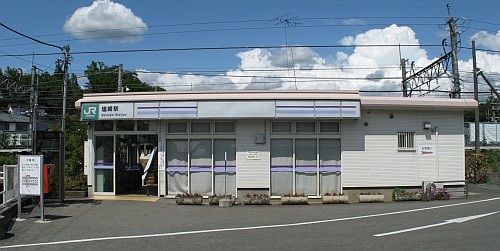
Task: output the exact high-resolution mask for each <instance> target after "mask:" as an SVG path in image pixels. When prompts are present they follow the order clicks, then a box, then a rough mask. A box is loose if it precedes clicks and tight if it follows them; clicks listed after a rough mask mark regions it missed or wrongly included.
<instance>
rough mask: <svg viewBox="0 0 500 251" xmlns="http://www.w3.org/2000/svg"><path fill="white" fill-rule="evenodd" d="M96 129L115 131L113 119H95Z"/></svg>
mask: <svg viewBox="0 0 500 251" xmlns="http://www.w3.org/2000/svg"><path fill="white" fill-rule="evenodd" d="M94 130H95V131H113V121H106V120H99V121H94Z"/></svg>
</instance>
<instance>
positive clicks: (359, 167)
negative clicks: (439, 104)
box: [342, 111, 464, 187]
mask: <svg viewBox="0 0 500 251" xmlns="http://www.w3.org/2000/svg"><path fill="white" fill-rule="evenodd" d="M391 114H392V118H391ZM462 121H463V116H462V113H461V112H439V111H425V112H424V111H405V112H401V111H399V112H389V111H369V112H368V111H363V112H362V118H361V119H359V120H354V121H348V120H345V121H342V150H343V153H342V170H343V176H342V179H343V186H344V187H370V186H371V187H374V186H418V185H421V182H422V181H436V180H462V179H464V145H463V143H464V138H463V123H462ZM365 122H366V123H368V124H367V125H366V126H365V125H364V124H365ZM424 122H430V123H431V124H432V130H429V129H427V130H425V129H424V128H423V123H424ZM398 131H403V132H415V133H416V137H415V146H416V147H417V146H418V145H434V146H435V148H436V151H437V154H436V155H435V156H419V155H418V153H417V152H416V151H409V152H398V150H397V132H398Z"/></svg>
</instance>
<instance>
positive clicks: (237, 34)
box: [0, 0, 500, 95]
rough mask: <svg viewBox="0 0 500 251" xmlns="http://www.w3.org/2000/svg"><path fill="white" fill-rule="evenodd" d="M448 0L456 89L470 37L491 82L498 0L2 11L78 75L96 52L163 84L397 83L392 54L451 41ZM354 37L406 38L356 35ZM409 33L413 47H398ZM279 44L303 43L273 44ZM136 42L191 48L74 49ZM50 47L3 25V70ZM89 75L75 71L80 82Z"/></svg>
mask: <svg viewBox="0 0 500 251" xmlns="http://www.w3.org/2000/svg"><path fill="white" fill-rule="evenodd" d="M448 2H450V5H451V9H450V11H451V16H452V17H455V18H458V20H457V24H458V30H459V31H460V32H461V35H460V39H461V46H462V47H465V48H462V49H461V50H460V52H459V59H460V62H459V65H460V66H459V68H460V75H461V78H462V80H463V81H462V83H463V85H464V87H463V90H464V91H470V90H472V89H471V87H470V86H469V83H468V82H470V81H471V80H470V72H471V59H470V58H471V51H470V49H469V48H470V44H471V42H470V41H471V38H472V37H474V38H475V40H476V43H477V44H476V45H477V48H478V49H486V50H490V51H489V52H480V54H478V63H480V64H479V67H480V68H481V69H483V70H484V72H485V73H487V76H489V77H490V78H491V80H492V81H493V82H496V80H497V79H500V58H499V55H498V52H497V51H499V50H500V33H498V31H499V30H500V21H498V20H499V17H500V15H499V14H498V10H500V2H498V1H483V0H478V1H436V0H433V1H429V0H424V1H413V2H408V1H389V0H385V1H356V0H351V1H319V0H318V1H316V0H310V1H290V0H288V1H263V0H257V1H234V0H233V1H223V0H217V1H202V0H200V1H189V0H186V1H164V0H149V1H132V0H121V1H120V0H114V1H110V0H98V1H91V0H88V1H66V0H54V1H34V0H33V1H16V3H15V4H5V3H4V4H3V5H2V16H1V17H0V22H2V23H3V24H5V25H7V26H10V27H11V28H13V29H15V30H17V31H19V32H22V33H24V34H27V35H30V36H33V37H36V38H37V39H40V40H42V41H45V42H48V43H52V44H56V45H59V46H64V45H70V47H71V53H72V56H73V61H72V63H71V73H73V74H76V75H78V76H83V71H84V70H85V69H86V66H87V65H88V64H90V62H91V61H92V60H94V61H101V62H104V63H105V64H107V65H118V64H120V63H121V64H123V66H124V69H125V70H128V71H138V72H139V77H140V78H141V80H143V81H145V82H147V83H151V84H153V85H159V86H163V87H165V88H167V89H169V90H178V89H229V88H232V89H234V88H237V89H244V88H246V89H261V88H266V89H270V88H275V89H339V90H340V89H360V90H398V89H400V81H401V80H400V79H399V80H398V79H396V78H397V77H400V76H401V70H400V69H399V57H400V55H401V56H402V57H403V58H407V59H409V61H410V62H411V61H414V62H415V66H416V67H417V69H418V68H419V67H420V68H422V67H425V66H426V65H428V64H429V63H430V62H432V61H433V60H435V59H437V58H439V57H440V56H441V55H442V53H443V51H442V49H441V48H440V47H439V45H440V44H441V41H442V40H443V39H445V38H447V39H448V44H449V38H448V32H447V30H448V27H447V26H446V25H445V23H446V16H447V15H448V13H447V8H446V4H447V3H448ZM286 21H288V22H289V26H287V27H286V23H285V22H286ZM285 27H286V28H285ZM360 44H364V45H380V44H384V45H397V44H401V45H403V47H401V48H398V47H397V46H393V47H359V46H356V45H360ZM408 44H411V45H421V46H420V47H418V46H412V47H404V45H408ZM283 45H294V46H304V47H299V48H294V49H286V48H272V47H274V46H283ZM429 45H430V46H429ZM318 46H320V47H321V48H318ZM228 47H237V48H234V49H229V48H228ZM246 47H248V48H246ZM257 47H264V48H262V49H259V48H257ZM199 48H218V49H217V50H207V49H199ZM144 49H145V50H156V49H187V50H165V51H156V52H134V53H132V52H129V53H98V54H93V53H82V52H106V51H114V50H124V51H130V50H144ZM447 50H448V51H449V50H450V48H449V46H448V47H447ZM57 52H58V49H56V48H52V47H47V46H44V45H39V44H36V43H33V42H32V41H29V40H27V39H24V38H20V37H19V36H18V35H16V34H14V33H12V32H10V31H8V30H6V29H4V28H2V27H0V68H2V69H5V68H6V67H7V66H10V67H14V68H21V69H24V70H26V71H27V70H29V69H30V68H31V62H32V57H31V56H20V55H27V54H32V53H35V54H43V53H57ZM58 57H59V56H58V55H47V56H42V55H35V57H34V62H35V63H36V64H37V66H38V68H40V69H42V70H47V71H52V69H53V67H54V62H55V61H56V60H57V59H58ZM488 74H489V75H488ZM374 76H375V77H380V79H378V80H374V79H373V77H374ZM370 77H372V78H371V79H370ZM297 80H299V81H297ZM85 81H86V79H85V78H80V80H79V82H80V83H81V84H82V85H83V84H84V82H85ZM439 82H440V83H435V84H434V85H435V86H436V87H437V86H438V85H439V89H440V90H444V91H445V90H449V89H450V86H449V82H448V81H447V80H446V79H443V80H440V81H439ZM482 88H483V89H484V88H486V87H485V86H483V87H482ZM395 95H400V94H399V93H398V94H395Z"/></svg>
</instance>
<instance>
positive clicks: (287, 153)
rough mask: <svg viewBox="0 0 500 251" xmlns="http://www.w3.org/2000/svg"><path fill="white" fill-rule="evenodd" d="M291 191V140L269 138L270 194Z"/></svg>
mask: <svg viewBox="0 0 500 251" xmlns="http://www.w3.org/2000/svg"><path fill="white" fill-rule="evenodd" d="M292 192H293V140H292V139H272V140H271V195H282V194H287V193H292Z"/></svg>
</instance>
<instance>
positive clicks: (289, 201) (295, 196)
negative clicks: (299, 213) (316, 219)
mask: <svg viewBox="0 0 500 251" xmlns="http://www.w3.org/2000/svg"><path fill="white" fill-rule="evenodd" d="M307 204H308V198H307V195H305V194H303V193H290V194H283V195H281V205H307Z"/></svg>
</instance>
